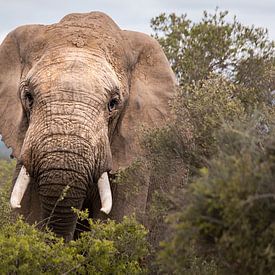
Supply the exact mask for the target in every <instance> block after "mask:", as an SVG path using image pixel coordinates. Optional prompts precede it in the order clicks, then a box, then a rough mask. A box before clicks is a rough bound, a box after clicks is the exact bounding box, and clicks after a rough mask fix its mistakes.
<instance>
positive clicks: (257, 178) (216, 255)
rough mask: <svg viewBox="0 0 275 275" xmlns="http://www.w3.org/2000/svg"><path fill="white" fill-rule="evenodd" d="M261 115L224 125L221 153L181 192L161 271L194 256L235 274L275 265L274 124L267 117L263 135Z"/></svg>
mask: <svg viewBox="0 0 275 275" xmlns="http://www.w3.org/2000/svg"><path fill="white" fill-rule="evenodd" d="M259 116H260V115H255V117H253V118H252V119H250V120H248V121H244V122H242V123H240V122H239V121H236V122H235V123H233V124H231V125H224V126H223V127H222V129H221V130H220V131H219V133H218V137H217V139H218V141H219V145H218V146H219V153H218V154H217V155H216V156H215V157H213V158H212V159H211V160H210V161H209V163H208V166H207V168H202V169H201V171H200V176H199V177H196V178H195V179H194V180H193V182H192V183H191V184H190V185H189V187H188V188H187V191H185V192H184V193H182V194H181V196H182V197H181V199H180V200H181V201H182V203H183V204H184V207H182V209H181V211H179V212H178V213H177V214H176V215H174V216H173V219H172V218H171V219H172V222H173V223H174V226H175V235H174V236H173V237H172V240H171V241H170V242H167V243H166V244H165V245H164V246H165V249H164V250H163V251H162V252H161V254H160V256H159V260H160V263H161V266H162V268H163V270H164V271H165V272H167V273H169V274H170V273H172V274H182V271H183V270H184V271H185V272H186V273H188V272H190V268H191V267H192V263H191V264H190V259H191V261H193V260H194V256H195V258H196V257H199V258H202V259H205V260H207V261H210V262H212V263H213V262H214V263H215V264H216V265H218V266H219V270H227V272H229V273H234V274H246V273H252V274H271V273H272V272H273V271H274V270H275V243H274V236H275V224H274V221H275V186H274V183H273V182H274V173H275V170H274V160H275V158H274V156H275V155H274V152H275V150H274V149H275V147H274V145H275V144H274V138H275V132H274V130H275V128H274V124H273V125H272V123H268V122H267V123H268V124H267V125H268V127H269V132H268V133H266V134H264V136H263V133H262V131H261V127H260V128H259ZM261 117H262V116H261ZM272 121H274V117H273V120H271V122H272ZM183 196H184V198H183ZM172 262H173V263H174V264H172ZM190 265H191V267H190ZM224 272H225V271H224ZM220 273H221V272H220Z"/></svg>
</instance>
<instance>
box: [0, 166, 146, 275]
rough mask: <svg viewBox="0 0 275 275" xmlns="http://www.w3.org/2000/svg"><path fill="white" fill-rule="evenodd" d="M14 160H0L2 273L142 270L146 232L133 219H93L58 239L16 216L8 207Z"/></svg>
mask: <svg viewBox="0 0 275 275" xmlns="http://www.w3.org/2000/svg"><path fill="white" fill-rule="evenodd" d="M14 168H15V163H14V162H7V161H0V184H1V188H0V217H1V220H0V272H1V273H5V274H29V273H31V274H75V273H77V274H145V273H147V270H146V266H145V258H146V256H147V255H148V243H147V231H146V230H145V228H144V227H143V226H142V225H141V224H139V223H138V222H136V220H135V218H134V217H128V218H127V217H125V218H124V219H123V221H122V222H121V223H116V222H114V221H110V220H108V221H106V222H94V221H92V220H91V219H88V215H87V213H86V214H85V213H84V212H79V213H78V214H79V216H80V218H81V219H87V220H88V223H89V229H90V231H87V232H84V233H82V234H81V236H80V238H79V239H77V240H75V241H71V242H70V243H64V241H63V239H61V238H58V237H56V236H55V235H54V234H53V233H52V232H49V231H45V232H42V231H40V230H38V229H37V228H36V225H28V224H27V223H25V222H24V221H23V219H22V218H20V217H19V218H18V217H17V218H16V217H15V216H14V215H13V214H12V211H11V208H10V205H9V196H10V188H11V184H12V172H13V170H14Z"/></svg>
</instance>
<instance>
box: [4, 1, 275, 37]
mask: <svg viewBox="0 0 275 275" xmlns="http://www.w3.org/2000/svg"><path fill="white" fill-rule="evenodd" d="M216 7H219V9H220V10H228V11H229V12H230V15H232V16H233V15H236V16H237V19H238V20H239V21H240V22H241V23H243V24H245V25H252V24H254V25H255V26H257V27H264V28H267V29H268V30H269V37H270V38H271V39H273V40H275V0H191V1H187V0H135V1H131V0H0V41H2V40H3V39H4V37H5V36H6V35H7V33H8V32H10V31H11V30H13V29H14V28H16V27H17V26H20V25H25V24H37V23H39V24H51V23H55V22H58V21H59V20H60V19H61V18H62V17H63V16H64V15H66V14H68V13H72V12H90V11H103V12H105V13H107V14H108V15H109V16H111V17H112V18H113V19H114V21H115V22H116V23H117V24H118V25H119V26H120V27H121V28H122V29H129V30H135V31H140V32H145V33H148V34H150V33H151V29H150V19H151V18H152V17H154V16H157V15H159V14H160V13H161V12H168V13H170V12H175V13H177V14H185V13H186V14H187V17H188V18H189V19H191V20H192V21H195V22H197V21H199V20H200V19H201V17H202V13H203V11H204V10H207V11H209V12H214V10H215V8H216Z"/></svg>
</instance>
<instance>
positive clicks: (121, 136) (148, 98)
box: [112, 31, 176, 170]
mask: <svg viewBox="0 0 275 275" xmlns="http://www.w3.org/2000/svg"><path fill="white" fill-rule="evenodd" d="M123 36H124V39H125V42H126V44H127V45H128V47H129V48H130V51H131V53H130V54H131V55H132V59H133V60H132V62H130V63H132V72H131V76H130V91H129V99H128V103H127V105H126V107H125V110H124V113H123V114H122V118H121V119H120V123H119V125H118V127H117V134H115V137H114V139H113V142H112V150H113V170H117V169H118V168H121V167H127V166H128V165H129V164H130V163H131V162H132V161H134V160H135V159H136V158H137V157H138V156H140V155H141V154H142V152H141V149H140V146H139V130H140V128H141V127H142V126H144V127H149V128H153V127H160V126H161V125H163V124H164V123H166V122H167V121H168V119H169V117H170V112H169V100H170V99H171V98H172V97H173V95H174V92H175V86H176V79H175V76H174V73H173V71H172V69H171V67H170V65H169V62H168V60H167V58H166V56H165V54H164V52H163V50H162V49H161V47H160V45H159V43H158V42H157V41H156V40H155V39H153V38H152V37H150V36H148V35H146V34H142V33H138V32H131V31H123ZM127 51H128V50H127Z"/></svg>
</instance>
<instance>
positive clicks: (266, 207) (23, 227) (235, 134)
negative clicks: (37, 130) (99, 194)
mask: <svg viewBox="0 0 275 275" xmlns="http://www.w3.org/2000/svg"><path fill="white" fill-rule="evenodd" d="M227 16H228V14H227V12H220V11H218V10H216V12H215V13H214V14H212V15H211V14H208V13H204V15H203V18H202V20H201V21H200V22H199V23H192V22H191V21H190V20H188V19H187V17H186V16H185V15H180V16H177V15H175V14H170V15H166V14H161V15H160V16H158V17H156V18H154V19H152V22H151V23H152V24H151V25H152V29H153V31H154V36H155V37H156V38H157V39H158V40H159V42H160V44H161V45H162V47H163V48H164V51H165V52H166V54H167V56H168V59H169V61H170V62H171V64H172V67H173V69H174V71H175V73H176V75H177V78H178V81H179V89H178V91H177V94H176V96H175V99H174V100H173V101H172V102H171V103H170V105H171V111H172V112H173V114H174V118H173V119H172V120H171V121H170V122H169V124H168V125H167V126H166V127H163V128H161V129H153V130H144V133H143V139H142V146H143V147H144V151H145V153H146V157H145V159H143V161H142V162H140V163H139V165H135V166H134V167H132V168H130V169H128V173H124V174H123V173H122V174H121V175H120V176H121V179H123V180H127V182H129V183H130V182H134V186H138V185H139V184H140V183H139V180H140V178H141V179H142V177H135V176H134V175H137V174H138V173H139V172H140V174H142V173H144V171H146V170H147V169H150V170H151V171H153V173H152V174H153V175H154V176H153V177H151V186H152V188H151V193H150V194H149V197H148V201H149V202H150V203H151V204H150V205H151V206H150V209H149V214H148V220H147V224H148V227H149V228H150V231H149V232H147V231H146V230H145V229H144V227H143V226H142V225H140V224H139V223H138V222H136V221H135V219H134V218H125V219H124V220H123V222H122V223H115V222H112V221H108V222H107V223H95V222H93V221H92V220H89V224H90V229H91V231H90V232H86V233H83V235H82V236H81V238H79V239H78V240H77V241H72V242H70V243H69V244H64V242H63V241H62V239H58V238H56V237H55V236H54V235H53V234H52V233H50V232H44V233H42V232H40V231H37V230H36V228H35V226H29V225H27V224H25V223H24V222H23V221H22V220H21V219H15V218H14V217H12V215H11V213H10V209H9V205H8V191H7V190H8V189H7V186H8V185H10V183H11V175H12V169H13V167H14V163H13V162H1V163H0V165H1V171H0V185H1V186H2V188H1V194H0V216H1V221H0V270H1V271H3V272H6V273H18V274H25V273H28V272H29V271H30V270H31V271H32V273H34V274H35V273H37V274H40V273H50V274H52V273H53V274H55V273H56V274H57V273H58V274H60V273H61V274H69V273H72V274H73V273H80V274H82V273H84V274H86V273H89V274H142V273H147V272H149V273H150V274H241V273H242V274H243V273H250V274H272V273H274V272H275V242H274V240H275V223H274V221H275V187H274V182H273V178H274V173H275V172H274V171H275V170H274V163H275V162H274V160H275V153H274V152H275V147H274V146H275V143H274V142H275V135H274V121H275V114H274V107H273V105H274V99H273V98H272V96H273V95H272V91H274V90H275V56H274V52H275V51H274V42H273V41H270V40H269V39H268V34H267V31H265V30H263V29H260V28H255V27H246V26H243V25H242V24H240V23H239V22H238V21H237V20H236V19H234V20H233V21H231V22H229V21H228V19H227ZM142 164H145V165H142ZM144 166H145V167H144ZM135 170H137V171H135ZM129 171H130V172H129ZM125 177H128V179H125ZM131 177H132V178H131ZM118 182H119V179H118ZM79 215H80V216H81V217H82V218H84V219H86V218H87V217H85V213H79ZM148 241H149V243H150V247H149V245H148ZM148 249H150V252H149V250H148ZM148 253H149V255H148Z"/></svg>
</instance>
